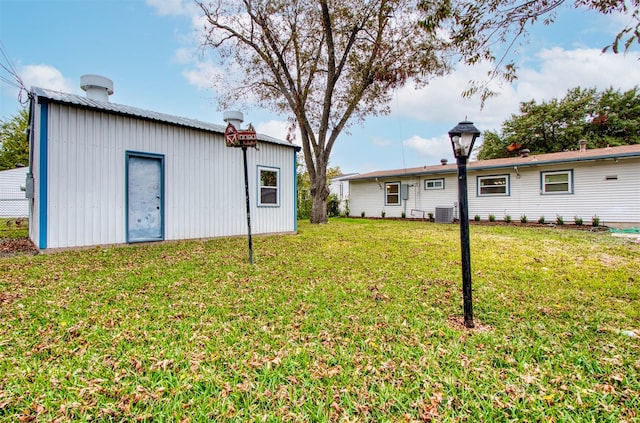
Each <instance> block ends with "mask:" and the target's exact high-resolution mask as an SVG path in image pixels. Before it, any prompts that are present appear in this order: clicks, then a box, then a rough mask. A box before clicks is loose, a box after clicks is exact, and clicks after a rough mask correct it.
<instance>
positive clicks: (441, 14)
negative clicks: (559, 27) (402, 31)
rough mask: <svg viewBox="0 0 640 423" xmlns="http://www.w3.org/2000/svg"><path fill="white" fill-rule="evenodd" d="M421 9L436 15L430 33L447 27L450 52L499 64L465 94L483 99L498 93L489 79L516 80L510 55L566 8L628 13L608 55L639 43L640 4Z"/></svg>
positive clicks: (578, 1) (515, 0) (495, 2)
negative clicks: (533, 30)
mask: <svg viewBox="0 0 640 423" xmlns="http://www.w3.org/2000/svg"><path fill="white" fill-rule="evenodd" d="M419 5H420V7H424V8H426V9H427V10H431V11H432V12H431V13H429V14H428V16H427V17H426V18H425V19H424V20H422V21H421V22H420V24H421V26H422V27H423V28H424V29H425V30H427V31H429V32H437V31H441V30H442V28H446V37H445V44H446V45H447V48H448V49H449V50H452V51H456V52H458V53H459V54H460V56H461V60H462V61H463V62H465V63H467V64H471V65H473V64H475V63H478V62H480V61H488V62H491V63H494V64H495V65H496V66H495V67H494V68H493V69H492V70H491V71H490V72H489V75H488V78H487V79H486V80H483V81H471V84H470V86H469V89H468V90H467V91H466V92H465V95H468V96H470V95H473V94H476V93H479V94H480V95H481V98H482V100H483V101H484V100H486V99H487V98H489V97H491V96H493V95H495V93H494V92H493V91H492V90H491V89H490V86H489V84H488V81H490V80H491V79H493V78H496V77H498V78H501V79H504V80H506V81H513V80H514V79H515V78H516V67H515V64H514V63H513V61H511V60H509V59H508V57H509V53H510V52H511V50H512V48H513V46H514V45H515V44H516V43H517V42H518V40H519V39H520V38H521V37H526V36H527V31H528V28H529V27H530V26H532V25H533V24H535V23H537V22H539V21H542V23H543V24H544V25H550V24H552V23H553V22H554V20H555V18H556V11H557V10H558V8H560V7H561V6H563V5H572V6H573V7H574V8H576V9H588V10H593V11H596V12H598V13H601V14H605V15H609V14H616V13H623V14H626V15H628V21H627V24H626V25H625V26H624V27H623V28H622V29H621V30H620V31H619V33H618V35H617V36H616V37H615V38H614V39H613V40H612V41H611V43H610V44H609V45H606V46H604V48H603V51H607V50H609V49H610V50H611V51H613V52H614V53H618V52H620V51H627V50H629V49H630V48H631V47H632V46H633V45H637V44H640V0H573V1H566V0H460V1H457V0H444V1H442V0H421V1H420V2H419Z"/></svg>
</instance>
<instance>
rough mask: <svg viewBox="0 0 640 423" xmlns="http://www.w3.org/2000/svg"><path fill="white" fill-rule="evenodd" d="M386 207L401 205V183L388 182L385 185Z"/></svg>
mask: <svg viewBox="0 0 640 423" xmlns="http://www.w3.org/2000/svg"><path fill="white" fill-rule="evenodd" d="M384 193H385V196H384V204H385V206H397V205H400V182H386V183H385V184H384Z"/></svg>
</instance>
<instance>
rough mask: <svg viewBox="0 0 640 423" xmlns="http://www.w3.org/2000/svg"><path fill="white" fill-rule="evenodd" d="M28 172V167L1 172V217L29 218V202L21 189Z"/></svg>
mask: <svg viewBox="0 0 640 423" xmlns="http://www.w3.org/2000/svg"><path fill="white" fill-rule="evenodd" d="M28 171H29V169H28V168H26V167H21V168H16V169H9V170H3V171H0V217H27V216H29V207H28V201H27V198H26V197H25V195H24V194H25V193H24V191H22V189H21V188H22V187H24V186H25V182H26V180H27V172H28Z"/></svg>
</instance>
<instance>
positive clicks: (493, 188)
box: [478, 175, 509, 197]
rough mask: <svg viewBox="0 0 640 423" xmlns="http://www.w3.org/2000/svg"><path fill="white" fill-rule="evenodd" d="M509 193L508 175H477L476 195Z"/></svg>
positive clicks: (485, 195) (486, 195)
mask: <svg viewBox="0 0 640 423" xmlns="http://www.w3.org/2000/svg"><path fill="white" fill-rule="evenodd" d="M498 195H509V175H495V176H479V177H478V196H479V197H488V196H498Z"/></svg>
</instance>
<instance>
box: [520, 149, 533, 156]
mask: <svg viewBox="0 0 640 423" xmlns="http://www.w3.org/2000/svg"><path fill="white" fill-rule="evenodd" d="M529 153H531V150H529V149H528V148H523V149H522V150H520V157H529Z"/></svg>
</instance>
